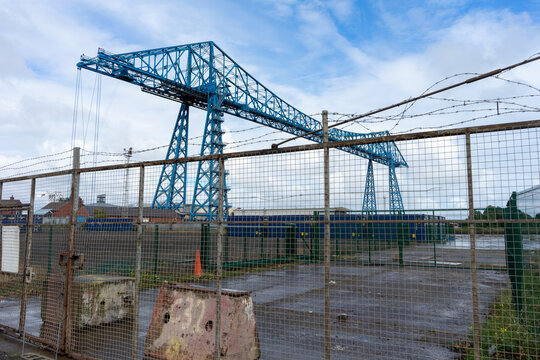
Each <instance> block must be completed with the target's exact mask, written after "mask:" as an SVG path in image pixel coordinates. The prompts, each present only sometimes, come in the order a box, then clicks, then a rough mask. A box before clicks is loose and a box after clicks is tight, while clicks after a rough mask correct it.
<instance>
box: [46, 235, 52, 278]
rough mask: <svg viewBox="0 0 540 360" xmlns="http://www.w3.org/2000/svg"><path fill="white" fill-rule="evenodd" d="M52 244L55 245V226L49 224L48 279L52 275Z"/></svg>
mask: <svg viewBox="0 0 540 360" xmlns="http://www.w3.org/2000/svg"><path fill="white" fill-rule="evenodd" d="M52 246H53V226H52V225H50V226H49V256H48V259H47V279H48V278H49V277H50V276H51V270H52Z"/></svg>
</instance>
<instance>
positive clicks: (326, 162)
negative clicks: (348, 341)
mask: <svg viewBox="0 0 540 360" xmlns="http://www.w3.org/2000/svg"><path fill="white" fill-rule="evenodd" d="M322 120H323V143H324V145H325V147H324V358H325V360H329V359H330V251H331V250H330V149H329V148H328V111H326V110H323V112H322ZM336 242H337V240H336ZM336 255H337V254H336Z"/></svg>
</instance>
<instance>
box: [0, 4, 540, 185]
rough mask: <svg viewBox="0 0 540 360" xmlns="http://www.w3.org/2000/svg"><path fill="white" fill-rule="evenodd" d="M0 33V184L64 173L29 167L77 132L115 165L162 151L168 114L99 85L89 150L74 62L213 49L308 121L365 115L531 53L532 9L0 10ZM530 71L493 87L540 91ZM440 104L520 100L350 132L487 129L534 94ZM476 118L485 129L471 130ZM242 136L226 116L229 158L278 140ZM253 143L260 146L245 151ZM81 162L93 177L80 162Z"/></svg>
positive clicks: (193, 126) (193, 132)
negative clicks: (326, 114)
mask: <svg viewBox="0 0 540 360" xmlns="http://www.w3.org/2000/svg"><path fill="white" fill-rule="evenodd" d="M0 30H1V31H0V48H1V49H2V55H3V56H1V57H0V123H1V124H2V131H1V132H0V143H1V148H0V177H5V176H9V175H12V174H20V173H24V172H25V171H33V170H36V171H37V170H44V169H45V170H46V169H48V168H55V167H61V166H66V165H65V163H62V160H61V159H62V158H64V157H66V155H65V154H60V155H57V156H56V157H55V158H54V159H55V161H56V162H52V161H51V162H50V163H43V162H42V160H41V161H28V160H26V159H30V158H34V157H40V156H46V155H50V154H57V153H62V152H64V151H68V150H69V149H70V148H71V147H72V145H73V143H72V133H73V124H74V122H75V123H76V126H77V127H76V129H77V132H76V139H75V144H76V145H78V146H81V147H83V148H84V149H86V150H87V151H92V150H93V149H98V151H100V152H109V153H122V151H123V149H124V148H127V147H133V148H134V150H135V151H140V150H143V149H149V148H154V147H162V146H166V145H167V144H168V143H169V141H170V136H171V132H172V127H173V125H174V121H175V119H176V114H177V111H178V104H177V103H174V102H171V101H167V100H164V99H161V98H157V97H153V96H151V95H148V94H144V93H142V92H141V91H140V90H139V89H138V88H136V87H134V86H133V85H130V84H127V83H123V82H121V81H118V80H114V79H110V78H102V80H101V91H100V113H99V123H100V125H99V137H98V142H97V144H94V141H93V140H94V133H95V124H96V121H95V119H96V115H95V113H94V112H93V109H94V108H95V103H96V94H97V93H98V92H97V91H96V87H95V83H96V75H95V74H94V73H90V72H86V71H83V72H82V73H81V96H80V97H79V104H78V106H77V111H76V112H75V111H74V110H75V106H74V102H75V94H76V91H77V86H76V85H77V72H78V71H77V68H76V63H77V61H78V60H79V57H80V55H81V54H86V55H89V56H95V54H96V52H97V49H98V47H101V48H104V49H106V50H108V51H110V52H113V53H120V52H128V51H135V50H142V49H150V48H157V47H164V46H171V45H178V44H185V43H193V42H198V41H207V40H212V41H214V42H215V43H216V44H218V45H219V46H220V47H221V48H222V49H223V50H224V51H226V52H227V53H228V54H229V55H230V56H231V57H232V58H233V59H235V60H236V61H237V62H238V63H239V64H241V65H242V66H243V67H244V68H245V69H246V70H247V71H248V72H250V73H251V74H252V75H253V76H254V77H255V78H257V79H258V80H259V81H261V82H262V83H263V84H265V85H266V86H267V87H269V88H270V89H272V90H273V91H274V92H276V93H277V94H278V95H280V96H281V97H282V98H283V99H285V100H286V101H288V102H289V103H290V104H292V105H294V106H296V107H297V108H299V109H300V110H302V111H304V112H305V113H307V114H317V113H320V111H321V110H322V109H327V110H329V111H330V112H331V113H339V114H351V113H363V112H366V111H368V110H372V109H374V108H377V107H380V106H384V105H388V104H391V103H394V102H398V101H401V100H403V99H406V98H408V97H411V96H415V95H418V94H420V93H422V92H423V91H424V90H425V89H426V88H428V87H430V86H431V85H433V84H434V83H435V82H437V81H439V80H441V79H444V78H446V77H449V76H452V75H454V74H461V73H469V74H470V73H482V72H486V71H489V70H492V69H495V68H499V67H502V66H506V65H509V64H512V63H515V62H519V61H521V60H524V59H526V58H528V57H530V56H532V55H534V54H536V53H538V52H539V51H540V2H539V1H538V0H520V1H487V0H486V1H482V0H477V1H467V0H426V1H406V2H404V1H399V0H395V1H394V0H391V1H375V0H372V1H369V0H366V1H348V0H333V1H316V0H310V1H302V0H281V1H280V0H259V1H206V0H202V1H196V2H194V1H182V0H174V1H172V0H171V1H152V2H149V1H134V0H130V1H127V0H126V1H123V0H118V1H99V0H93V1H67V0H66V1H63V0H54V1H53V0H50V1H47V0H44V1H9V0H0ZM539 63H540V62H538V63H534V64H530V65H527V66H523V67H521V68H519V69H516V70H514V71H512V72H508V73H506V74H504V75H503V77H504V78H505V79H509V80H513V81H517V82H520V83H525V84H528V85H532V86H535V87H540V64H539ZM466 76H471V75H462V76H457V77H452V78H450V79H448V80H446V81H444V82H443V83H441V84H439V85H438V86H443V85H448V84H450V83H452V82H455V81H458V80H463V79H465V77H466ZM445 96H446V97H448V98H452V99H468V100H471V99H496V98H504V97H516V96H520V98H519V99H517V100H515V101H513V103H514V104H513V105H512V104H507V103H503V102H501V104H500V106H501V109H500V112H501V113H502V114H500V115H499V116H494V115H493V113H494V109H495V106H496V104H495V102H493V101H492V102H487V103H481V104H480V105H477V108H478V109H482V111H480V110H476V111H468V112H467V111H463V110H466V109H465V108H457V110H458V112H457V113H456V112H455V110H456V108H455V107H453V108H451V109H453V110H452V111H447V112H446V113H449V114H442V113H440V114H438V115H437V114H436V115H430V116H422V117H419V116H416V117H415V116H411V117H403V118H402V119H401V120H400V121H399V122H398V121H397V120H398V118H391V116H392V115H396V114H399V113H400V111H402V110H403V109H397V110H395V111H394V112H388V113H385V114H384V116H386V119H387V121H380V120H381V119H368V120H367V122H366V123H363V124H354V125H353V126H350V127H349V128H348V130H352V131H358V132H367V131H375V130H385V129H388V130H391V131H392V132H393V133H400V132H406V131H411V130H414V129H420V130H421V129H430V128H438V127H441V126H452V124H455V123H457V122H460V121H467V123H465V124H486V123H496V122H507V121H518V120H530V119H536V118H537V112H538V109H537V108H538V98H537V97H535V96H538V92H537V91H536V90H535V89H532V88H530V87H527V86H524V85H518V84H514V83H508V82H506V81H503V80H498V79H491V80H486V81H484V82H482V83H478V84H474V85H469V86H467V87H466V88H463V89H459V90H455V91H453V92H450V93H448V94H445ZM450 105H451V104H450V103H449V101H436V100H428V101H425V102H420V103H417V104H415V105H414V106H413V107H412V108H411V109H409V110H408V113H407V114H410V115H411V114H421V113H423V112H430V111H434V110H437V109H440V108H442V107H448V106H450ZM475 109H476V108H475ZM505 109H506V110H505ZM527 109H528V110H527ZM469 110H470V108H469ZM524 110H527V111H525V112H524ZM535 112H536V114H535ZM74 113H76V114H77V115H76V116H74ZM487 114H489V116H488V117H487V118H482V119H478V120H475V121H471V120H473V119H475V118H476V117H482V116H484V115H487ZM204 115H205V114H204V113H203V112H201V111H198V110H194V111H192V113H191V123H190V138H191V140H190V143H191V145H190V151H189V152H190V153H191V154H196V153H198V151H199V150H198V146H197V144H199V143H200V139H199V138H198V137H199V136H200V135H201V133H202V125H203V121H204ZM477 115H478V116H477ZM314 116H315V117H317V115H314ZM332 118H333V119H338V118H342V116H341V115H333V117H332ZM74 120H75V121H74ZM382 120H384V119H382ZM252 126H255V124H251V123H246V121H244V120H241V119H236V118H233V117H226V121H225V124H224V127H225V129H226V131H227V133H226V135H225V138H226V141H227V142H228V143H229V144H231V145H230V146H229V148H230V149H237V150H243V149H253V148H258V147H259V148H260V147H268V146H270V144H271V143H272V142H275V141H276V140H277V139H282V138H287V135H286V134H276V133H274V132H273V131H272V130H271V129H260V128H259V129H254V130H252V131H250V132H247V134H246V132H239V130H243V129H246V128H249V127H252ZM453 126H459V125H453ZM254 138H258V139H259V140H257V142H254V141H253V139H254ZM250 140H251V141H250ZM260 140H264V141H266V142H264V143H260V142H258V141H260ZM165 152H166V149H165V148H163V147H162V148H160V149H158V150H155V151H150V152H144V153H138V154H136V156H135V159H136V160H144V159H161V158H164V156H165ZM83 153H84V152H83ZM85 154H87V155H88V154H90V153H85ZM87 158H88V162H87V165H91V163H90V162H91V159H90V156H87ZM45 159H48V158H45ZM24 160H26V161H24ZM105 160H114V161H121V160H122V158H121V157H120V156H117V157H114V156H111V157H109V158H105ZM20 161H23V162H22V163H20ZM101 161H104V160H103V159H101ZM14 163H15V164H14ZM12 164H13V165H12Z"/></svg>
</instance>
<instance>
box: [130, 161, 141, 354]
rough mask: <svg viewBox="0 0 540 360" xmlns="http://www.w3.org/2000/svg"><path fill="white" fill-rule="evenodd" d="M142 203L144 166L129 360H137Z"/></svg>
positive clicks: (138, 222) (138, 221)
mask: <svg viewBox="0 0 540 360" xmlns="http://www.w3.org/2000/svg"><path fill="white" fill-rule="evenodd" d="M143 201H144V166H141V167H140V168H139V204H138V206H139V209H138V212H139V214H138V217H137V255H136V258H135V294H133V300H134V301H133V329H132V335H131V336H132V337H131V359H132V360H135V359H136V358H137V348H138V334H139V302H140V292H141V257H142V235H143V209H144V205H143Z"/></svg>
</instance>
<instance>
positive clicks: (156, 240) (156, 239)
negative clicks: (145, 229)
mask: <svg viewBox="0 0 540 360" xmlns="http://www.w3.org/2000/svg"><path fill="white" fill-rule="evenodd" d="M158 255H159V226H158V225H154V282H156V281H157V274H158Z"/></svg>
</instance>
